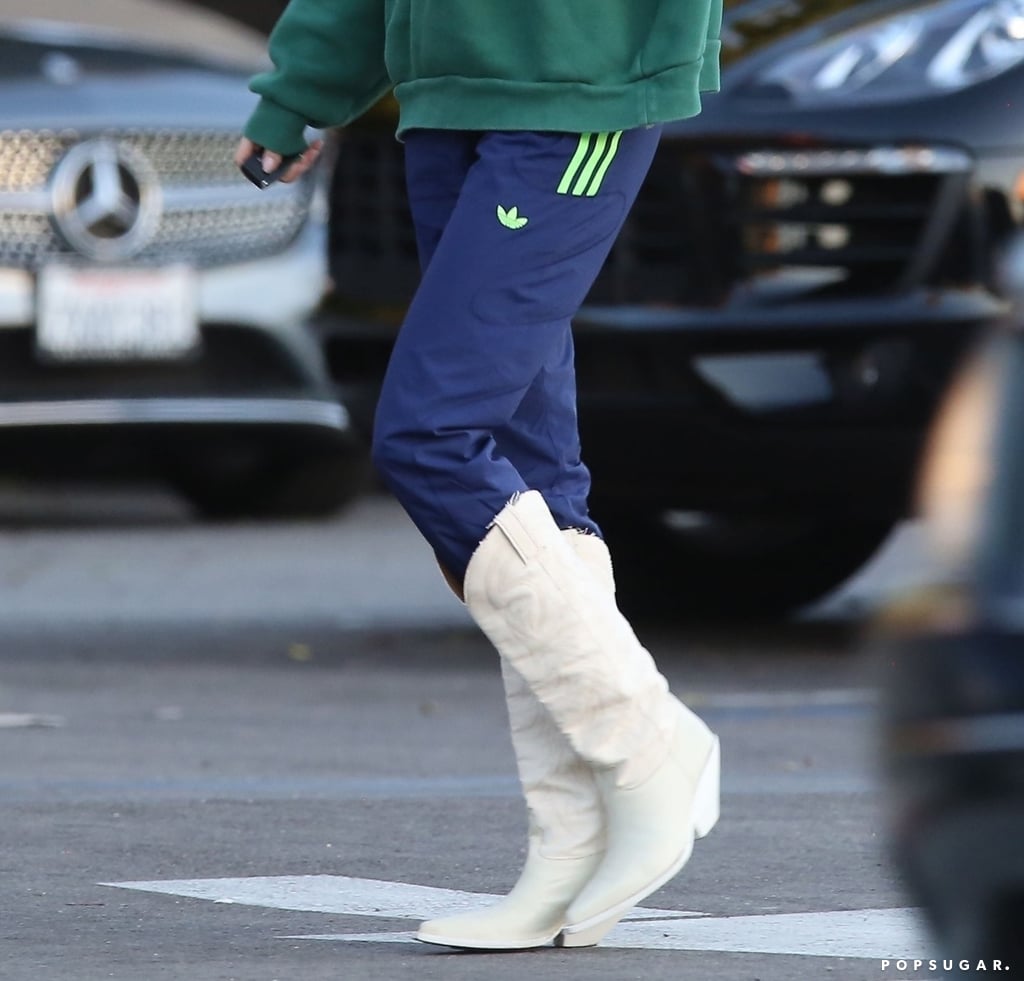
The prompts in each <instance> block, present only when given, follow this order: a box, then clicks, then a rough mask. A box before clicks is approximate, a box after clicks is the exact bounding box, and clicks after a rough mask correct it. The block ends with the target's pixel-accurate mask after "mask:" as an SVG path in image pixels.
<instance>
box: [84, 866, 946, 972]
mask: <svg viewBox="0 0 1024 981" xmlns="http://www.w3.org/2000/svg"><path fill="white" fill-rule="evenodd" d="M101 885H105V886H112V887H116V888H120V889H137V890H141V891H144V892H155V893H163V894H167V895H172V896H188V897H191V898H195V899H205V900H210V901H213V902H219V903H239V904H243V905H247V906H264V907H271V908H275V909H286V910H299V911H303V912H317V913H333V914H340V915H348V916H372V917H378V918H395V919H412V920H423V919H429V918H431V917H434V916H440V915H445V914H450V913H456V912H459V911H461V910H466V909H476V908H479V907H480V906H481V904H485V903H487V902H491V901H494V900H496V899H498V898H499V897H497V896H493V895H488V894H484V893H474V892H462V891H459V890H454V889H441V888H437V887H434V886H419V885H413V884H411V883H405V882H387V881H384V880H378V879H359V878H352V877H349V876H337V875H307V876H254V877H250V878H244V879H181V880H168V881H155V882H106V883H101ZM281 939H289V940H326V941H334V942H342V943H412V942H414V935H413V934H412V933H411V932H408V931H402V932H397V931H396V932H393V933H349V934H314V935H306V936H296V937H286V938H281ZM602 946H604V947H618V948H633V949H644V950H714V951H722V952H732V953H752V954H796V955H804V956H812V957H853V958H867V959H872V960H882V959H885V958H888V959H895V958H900V959H908V958H910V959H912V958H920V959H922V960H927V959H929V958H931V957H935V956H936V955H935V953H934V951H933V950H932V949H931V944H930V943H929V941H928V940H927V938H926V936H925V933H924V930H923V927H922V926H921V924H920V922H919V920H918V918H917V914H916V911H915V910H912V909H864V910H840V911H834V912H822V913H779V914H769V915H758V916H727V917H709V916H706V915H705V914H703V913H697V912H694V911H689V910H664V909H649V908H645V907H642V908H638V909H637V910H635V911H634V912H633V913H632V914H631V916H630V917H629V919H627V920H624V921H623V922H622V923H620V924H619V925H618V926H617V927H616V928H615V929H614V930H613V931H612V932H611V933H610V934H609V935H608V936H607V938H605V940H604V941H603V943H602Z"/></svg>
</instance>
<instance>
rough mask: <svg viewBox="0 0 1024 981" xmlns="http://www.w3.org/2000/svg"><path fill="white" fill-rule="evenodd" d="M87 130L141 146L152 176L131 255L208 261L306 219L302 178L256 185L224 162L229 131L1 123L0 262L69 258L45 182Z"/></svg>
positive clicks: (292, 230)
mask: <svg viewBox="0 0 1024 981" xmlns="http://www.w3.org/2000/svg"><path fill="white" fill-rule="evenodd" d="M93 136H102V137H104V138H105V139H107V140H111V141H113V142H115V143H117V144H118V145H120V146H124V147H127V148H129V149H130V150H131V151H133V152H134V153H136V154H141V156H142V157H144V158H145V160H146V161H147V163H148V164H149V166H150V167H151V168H152V171H153V173H154V175H155V178H156V181H157V182H158V184H159V188H160V193H161V196H162V199H163V206H162V213H161V215H160V218H159V222H158V224H157V226H156V228H155V229H154V230H153V232H152V234H151V236H150V237H149V239H148V241H147V243H146V245H145V246H144V247H143V248H142V249H141V250H140V251H139V252H138V253H137V254H136V255H134V256H133V257H132V261H133V262H153V263H155V262H167V261H186V262H189V263H190V264H192V265H195V266H198V267H210V266H217V265H222V264H226V263H229V262H237V261H239V260H242V259H251V258H257V257H259V256H262V255H272V254H274V253H276V252H279V251H280V250H281V249H282V248H284V247H285V246H286V245H287V244H288V243H289V242H290V241H292V239H294V238H295V236H296V235H297V234H298V232H299V230H300V229H301V227H302V225H303V223H304V221H305V220H306V217H307V214H308V210H309V198H310V193H311V188H310V183H309V182H308V181H302V182H299V183H298V184H295V185H289V186H287V187H285V186H281V187H275V188H274V189H273V190H272V191H267V192H264V193H263V195H260V194H259V193H257V192H256V191H255V190H254V189H253V188H252V187H251V186H250V185H248V184H247V183H245V181H244V180H243V179H242V178H241V177H240V176H239V174H238V170H237V168H236V167H235V166H234V163H233V161H232V158H233V155H234V150H235V145H236V143H237V141H238V136H237V134H236V133H222V132H177V131H152V132H140V131H135V132H104V133H101V134H88V135H86V134H78V133H73V132H67V131H62V132H60V133H52V132H31V131H28V132H26V131H9V130H8V131H0V265H3V266H8V267H10V266H15V267H20V268H25V269H36V268H38V267H39V266H41V265H43V264H44V263H45V262H47V261H48V260H52V259H54V258H60V257H65V258H70V257H72V256H74V254H75V250H74V249H73V248H72V247H71V246H70V245H69V244H68V243H67V242H65V241H64V239H63V238H62V236H61V235H60V233H59V232H58V230H57V228H56V226H55V224H54V222H53V220H52V218H51V213H52V203H51V200H50V191H49V182H50V178H51V174H52V172H53V169H54V167H55V166H56V165H57V164H58V163H59V162H60V160H61V158H62V157H63V156H64V154H65V153H67V152H68V151H69V150H70V149H72V148H73V147H74V146H76V145H77V144H79V143H81V142H82V141H83V140H85V139H88V138H92V137H93Z"/></svg>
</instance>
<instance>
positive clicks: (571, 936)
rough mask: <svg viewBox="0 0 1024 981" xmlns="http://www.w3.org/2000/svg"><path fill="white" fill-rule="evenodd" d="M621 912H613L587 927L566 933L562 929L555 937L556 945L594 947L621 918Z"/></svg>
mask: <svg viewBox="0 0 1024 981" xmlns="http://www.w3.org/2000/svg"><path fill="white" fill-rule="evenodd" d="M622 915H623V914H622V913H615V914H614V915H612V916H609V917H607V918H606V919H604V920H602V921H601V922H600V923H595V924H594V925H593V926H589V927H587V928H586V929H585V930H578V931H576V932H575V933H566V932H565V930H563V931H562V932H561V933H560V934H559V935H558V936H557V937H555V946H556V947H596V946H597V945H598V944H599V943H600V942H601V941H602V940H604V938H605V935H606V934H608V933H609V931H610V930H611V928H612V927H613V926H615V924H616V923H618V922H619V920H620V919H621V918H622Z"/></svg>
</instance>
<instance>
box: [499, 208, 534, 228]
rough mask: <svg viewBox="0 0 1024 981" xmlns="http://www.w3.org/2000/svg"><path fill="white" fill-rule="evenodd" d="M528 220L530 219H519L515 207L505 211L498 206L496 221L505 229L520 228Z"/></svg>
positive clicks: (517, 210)
mask: <svg viewBox="0 0 1024 981" xmlns="http://www.w3.org/2000/svg"><path fill="white" fill-rule="evenodd" d="M529 220H530V219H529V218H526V217H523V218H520V217H519V209H518V208H517V207H515V206H513V207H511V208H509V209H508V211H506V210H505V209H504V208H503V207H502V206H501V205H500V204H499V205H498V221H500V222H501V223H502V224H503V225H504V226H505V227H506V228H513V229H518V228H522V227H523V226H524V225H526V223H527V222H528V221H529Z"/></svg>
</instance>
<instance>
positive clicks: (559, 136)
mask: <svg viewBox="0 0 1024 981" xmlns="http://www.w3.org/2000/svg"><path fill="white" fill-rule="evenodd" d="M659 136H660V129H659V128H657V127H655V128H651V129H637V130H627V131H626V132H624V133H584V134H579V133H572V134H570V133H532V132H488V133H479V132H462V131H451V130H415V131H412V132H410V133H407V134H406V136H405V154H406V172H407V180H408V188H409V200H410V205H411V209H412V216H413V221H414V223H415V227H416V238H417V243H418V247H419V253H420V262H421V265H422V268H423V279H422V282H421V284H420V287H419V289H418V291H417V293H416V296H415V298H414V299H413V302H412V304H411V306H410V308H409V312H408V315H407V317H406V320H405V323H404V324H403V326H402V329H401V331H400V332H399V335H398V339H397V341H396V343H395V347H394V351H393V353H392V355H391V361H390V363H389V365H388V370H387V373H386V375H385V378H384V384H383V388H382V390H381V396H380V402H379V404H378V407H377V415H376V421H375V424H374V446H373V457H374V462H375V464H376V466H377V468H378V470H379V471H380V473H381V475H382V477H383V478H384V480H385V482H386V483H387V484H388V486H389V487H390V488H391V490H392V491H393V492H394V494H395V496H396V497H397V498H398V499H399V501H400V502H401V504H402V505H403V507H404V508H405V509H406V511H407V512H408V513H409V515H410V517H411V518H412V520H413V522H414V523H415V524H416V526H417V527H418V528H419V530H420V532H421V533H422V534H423V536H424V537H425V538H426V539H427V541H428V542H429V543H430V545H431V546H433V548H434V551H435V553H436V554H437V558H438V561H439V562H440V563H441V564H442V565H443V566H444V567H445V569H446V570H447V571H448V572H450V573H451V574H452V575H453V576H454V577H456V578H457V579H458V580H459V581H461V580H462V578H463V576H464V574H465V570H466V566H467V564H468V562H469V559H470V556H471V555H472V553H473V551H474V550H475V549H476V546H477V545H478V544H479V542H480V541H481V540H482V539H483V537H484V535H485V534H486V532H487V528H488V526H489V525H490V523H491V521H492V520H493V518H494V516H495V515H496V514H497V513H498V512H499V511H501V509H502V508H503V507H504V506H505V505H506V504H507V503H508V502H509V500H510V499H511V498H512V497H513V496H514V495H515V494H516V493H518V492H522V491H525V490H537V491H540V493H541V494H542V495H543V496H544V499H545V501H546V502H547V504H548V507H549V508H550V510H551V512H552V514H553V515H554V518H555V520H556V522H557V523H558V525H559V526H560V527H562V528H581V529H584V530H587V531H591V532H594V533H598V534H599V533H600V530H599V529H598V527H597V525H596V524H595V523H594V522H593V520H592V519H591V518H590V515H589V513H588V510H587V495H588V493H589V491H590V473H589V471H588V470H587V468H586V466H584V464H583V462H582V460H581V459H580V441H579V433H578V428H577V417H576V381H575V373H574V366H573V343H572V332H571V329H570V322H571V319H572V317H573V315H574V314H575V313H576V312H577V310H578V309H579V307H580V305H581V304H582V302H583V300H584V298H585V297H586V295H587V292H588V291H589V289H590V287H591V285H592V283H593V281H594V279H595V278H596V277H597V274H598V272H599V271H600V269H601V265H602V264H603V262H604V260H605V258H606V257H607V255H608V252H609V250H610V249H611V246H612V243H613V242H614V241H615V237H616V235H617V234H618V232H619V230H620V229H621V227H622V223H623V221H624V220H625V217H626V214H627V212H628V210H629V208H630V206H631V205H632V203H633V201H634V199H635V198H636V194H637V192H638V191H639V189H640V185H641V183H642V182H643V179H644V177H645V175H646V174H647V170H648V168H649V167H650V163H651V160H652V158H653V156H654V151H655V148H656V146H657V143H658V139H659Z"/></svg>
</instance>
